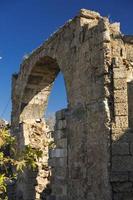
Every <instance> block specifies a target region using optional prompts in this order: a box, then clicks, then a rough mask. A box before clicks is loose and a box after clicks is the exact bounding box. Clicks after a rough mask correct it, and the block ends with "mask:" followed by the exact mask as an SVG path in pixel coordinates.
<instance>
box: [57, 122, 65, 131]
mask: <svg viewBox="0 0 133 200" xmlns="http://www.w3.org/2000/svg"><path fill="white" fill-rule="evenodd" d="M65 128H66V120H59V121H57V123H56V129H57V130H61V129H65Z"/></svg>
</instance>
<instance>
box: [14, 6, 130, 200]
mask: <svg viewBox="0 0 133 200" xmlns="http://www.w3.org/2000/svg"><path fill="white" fill-rule="evenodd" d="M60 71H61V72H62V74H63V76H64V80H65V86H66V91H67V101H68V106H67V108H66V109H63V110H61V111H58V112H57V113H56V125H55V130H54V132H53V133H52V134H51V133H50V131H49V128H48V127H47V125H46V123H45V120H44V118H43V116H44V112H45V111H46V108H47V104H48V97H49V94H50V92H51V88H52V85H53V83H54V80H55V78H56V76H57V74H58V73H59V72H60ZM59 98H61V94H60V97H59ZM132 99H133V36H125V35H123V34H122V33H121V32H120V24H119V23H112V24H111V23H110V22H109V20H108V18H106V17H102V16H100V14H99V13H97V12H93V11H89V10H85V9H82V10H80V12H79V14H78V15H77V16H76V17H74V18H73V19H72V20H70V21H68V22H67V23H66V24H65V25H64V26H63V27H61V28H60V29H59V30H58V31H57V32H56V33H54V34H53V35H52V36H51V37H50V38H49V39H48V40H47V41H46V42H45V43H44V44H42V45H41V46H40V47H39V48H38V49H36V50H35V51H34V52H33V53H31V55H30V56H29V57H28V58H26V59H25V60H24V61H23V63H22V64H21V68H20V72H19V73H18V74H15V75H14V76H13V81H12V105H13V108H12V130H13V132H14V134H15V135H16V136H17V138H18V149H22V148H23V146H24V145H26V144H29V143H30V144H31V145H33V147H35V146H37V147H40V148H41V149H42V150H43V151H44V156H43V158H42V159H41V160H40V162H39V167H38V171H36V172H28V171H25V174H24V176H23V179H21V180H20V181H18V183H17V185H16V197H14V199H15V198H16V199H19V200H21V199H22V200H40V199H45V200H132V199H133V100H132ZM51 137H53V138H54V142H55V146H54V147H53V148H49V145H48V144H49V141H51V140H52V139H51Z"/></svg>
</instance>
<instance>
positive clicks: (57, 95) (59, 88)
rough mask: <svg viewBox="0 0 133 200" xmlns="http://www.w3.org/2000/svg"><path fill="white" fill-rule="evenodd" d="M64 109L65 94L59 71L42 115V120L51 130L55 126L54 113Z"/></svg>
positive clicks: (65, 103)
mask: <svg viewBox="0 0 133 200" xmlns="http://www.w3.org/2000/svg"><path fill="white" fill-rule="evenodd" d="M64 108H67V94H66V87H65V80H64V76H63V74H62V72H61V71H60V72H59V74H58V75H57V77H56V79H55V81H54V84H53V87H52V89H51V93H50V95H49V98H48V105H47V109H46V112H45V113H44V118H45V119H46V121H47V123H48V125H49V126H50V129H51V130H53V127H54V125H55V113H56V112H57V111H59V110H61V109H64Z"/></svg>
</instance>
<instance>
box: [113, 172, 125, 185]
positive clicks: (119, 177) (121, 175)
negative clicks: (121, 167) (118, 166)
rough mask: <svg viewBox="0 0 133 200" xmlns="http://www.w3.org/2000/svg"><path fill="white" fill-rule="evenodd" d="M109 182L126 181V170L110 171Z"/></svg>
mask: <svg viewBox="0 0 133 200" xmlns="http://www.w3.org/2000/svg"><path fill="white" fill-rule="evenodd" d="M110 181H111V182H127V181H128V172H121V171H118V172H114V171H113V172H111V175H110Z"/></svg>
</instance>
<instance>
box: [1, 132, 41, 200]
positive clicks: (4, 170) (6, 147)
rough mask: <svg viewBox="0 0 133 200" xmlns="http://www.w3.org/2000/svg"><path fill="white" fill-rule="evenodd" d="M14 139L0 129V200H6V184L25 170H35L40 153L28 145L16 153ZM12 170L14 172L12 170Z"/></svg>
mask: <svg viewBox="0 0 133 200" xmlns="http://www.w3.org/2000/svg"><path fill="white" fill-rule="evenodd" d="M16 146H17V145H16V138H15V137H13V136H11V135H10V133H9V131H8V130H7V129H0V200H8V197H7V192H6V191H7V186H8V183H9V182H11V181H13V180H15V179H17V176H18V174H20V173H23V172H24V169H25V168H29V169H32V170H35V169H36V168H37V162H38V160H39V158H41V156H42V151H41V150H40V149H37V148H32V147H31V146H30V145H27V146H25V147H24V149H23V150H22V151H21V152H19V153H18V151H17V150H16ZM12 169H14V170H12Z"/></svg>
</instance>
